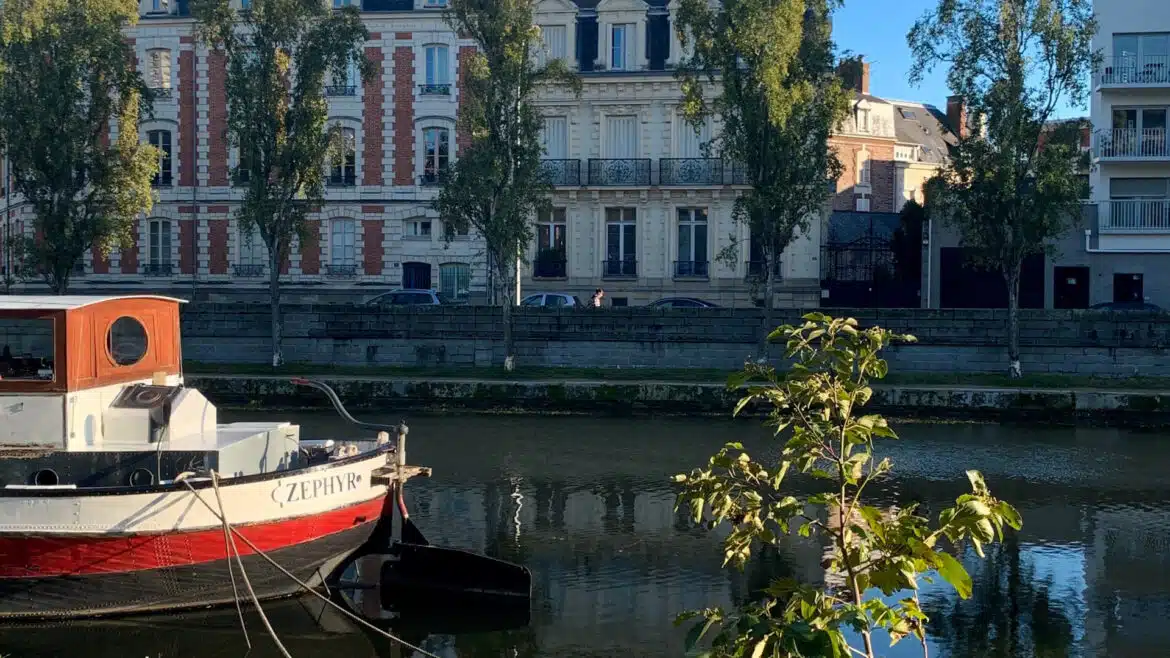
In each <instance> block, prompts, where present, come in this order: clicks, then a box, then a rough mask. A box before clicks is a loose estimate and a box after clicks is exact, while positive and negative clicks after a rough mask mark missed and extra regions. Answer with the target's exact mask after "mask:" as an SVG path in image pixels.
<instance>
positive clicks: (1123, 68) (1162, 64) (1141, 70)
mask: <svg viewBox="0 0 1170 658" xmlns="http://www.w3.org/2000/svg"><path fill="white" fill-rule="evenodd" d="M1100 81H1101V84H1103V85H1170V56H1167V55H1142V56H1140V57H1138V56H1133V55H1131V56H1128V57H1110V58H1107V59H1106V60H1105V63H1104V64H1103V65H1102V67H1101V77H1100Z"/></svg>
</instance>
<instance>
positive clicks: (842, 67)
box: [837, 56, 869, 94]
mask: <svg viewBox="0 0 1170 658" xmlns="http://www.w3.org/2000/svg"><path fill="white" fill-rule="evenodd" d="M837 74H838V75H840V76H841V81H842V82H843V83H844V84H845V88H846V89H852V90H853V91H856V92H860V93H862V94H868V93H869V62H867V61H865V60H864V58H862V57H861V56H857V57H853V58H850V59H847V60H844V61H842V62H841V63H840V64H839V65H838V66H837Z"/></svg>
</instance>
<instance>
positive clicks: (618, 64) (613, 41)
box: [609, 25, 634, 71]
mask: <svg viewBox="0 0 1170 658" xmlns="http://www.w3.org/2000/svg"><path fill="white" fill-rule="evenodd" d="M633 33H634V26H633V25H614V26H611V27H610V42H609V67H610V68H611V69H613V70H615V71H625V70H628V69H629V68H630V64H632V60H633V58H632V57H631V56H630V35H631V34H633Z"/></svg>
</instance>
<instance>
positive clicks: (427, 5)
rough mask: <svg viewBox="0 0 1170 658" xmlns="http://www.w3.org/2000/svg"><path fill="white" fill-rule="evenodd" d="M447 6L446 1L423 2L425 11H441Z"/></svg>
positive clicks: (427, 0) (424, 0)
mask: <svg viewBox="0 0 1170 658" xmlns="http://www.w3.org/2000/svg"><path fill="white" fill-rule="evenodd" d="M446 6H447V0H423V7H424V8H426V9H442V8H443V7H446Z"/></svg>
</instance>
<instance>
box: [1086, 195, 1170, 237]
mask: <svg viewBox="0 0 1170 658" xmlns="http://www.w3.org/2000/svg"><path fill="white" fill-rule="evenodd" d="M1104 210H1105V212H1103V213H1101V215H1100V219H1099V224H1098V228H1099V230H1100V231H1101V232H1102V233H1170V199H1125V200H1115V201H1109V202H1107V203H1105V208H1104Z"/></svg>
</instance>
